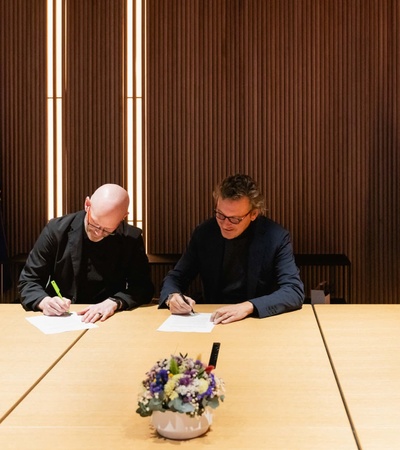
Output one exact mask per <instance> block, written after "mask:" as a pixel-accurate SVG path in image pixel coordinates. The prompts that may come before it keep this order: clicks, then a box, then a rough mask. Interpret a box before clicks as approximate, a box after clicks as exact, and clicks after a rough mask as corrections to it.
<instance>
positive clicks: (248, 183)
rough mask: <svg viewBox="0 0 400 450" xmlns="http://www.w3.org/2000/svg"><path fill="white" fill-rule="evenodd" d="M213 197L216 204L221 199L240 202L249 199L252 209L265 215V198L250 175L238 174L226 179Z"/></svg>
mask: <svg viewBox="0 0 400 450" xmlns="http://www.w3.org/2000/svg"><path fill="white" fill-rule="evenodd" d="M213 197H214V200H215V202H217V200H218V199H219V198H222V199H227V198H229V199H232V200H239V199H241V198H242V197H248V199H249V200H250V205H251V208H252V209H258V210H259V211H260V213H261V214H264V213H265V201H264V196H263V195H262V194H261V193H260V191H259V189H258V186H257V183H256V182H255V181H254V180H253V179H252V178H251V177H250V176H249V175H243V174H236V175H231V176H229V177H227V178H225V179H224V180H223V181H221V182H220V183H219V184H218V185H217V186H216V187H215V189H214V192H213Z"/></svg>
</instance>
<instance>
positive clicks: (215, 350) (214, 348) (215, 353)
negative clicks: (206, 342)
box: [208, 342, 221, 368]
mask: <svg viewBox="0 0 400 450" xmlns="http://www.w3.org/2000/svg"><path fill="white" fill-rule="evenodd" d="M220 347H221V343H220V342H214V344H213V346H212V349H211V355H210V361H209V362H208V365H209V366H213V367H214V368H215V367H217V359H218V353H219V348H220Z"/></svg>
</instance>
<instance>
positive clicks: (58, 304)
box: [38, 297, 71, 316]
mask: <svg viewBox="0 0 400 450" xmlns="http://www.w3.org/2000/svg"><path fill="white" fill-rule="evenodd" d="M70 305H71V300H70V299H69V298H65V297H63V299H62V300H61V298H60V297H45V298H44V299H43V300H42V301H41V302H40V303H39V305H38V308H39V309H40V310H41V311H43V314H44V315H46V316H62V315H63V314H65V313H67V312H68V311H69V307H70Z"/></svg>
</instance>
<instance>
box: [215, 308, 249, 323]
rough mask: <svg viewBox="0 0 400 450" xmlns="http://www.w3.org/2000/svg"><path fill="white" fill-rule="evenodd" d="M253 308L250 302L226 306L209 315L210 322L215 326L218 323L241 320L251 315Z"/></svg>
mask: <svg viewBox="0 0 400 450" xmlns="http://www.w3.org/2000/svg"><path fill="white" fill-rule="evenodd" d="M253 311H254V306H253V304H252V303H251V302H243V303H237V304H236V305H227V306H223V307H222V308H219V309H217V310H216V311H214V312H213V313H212V315H211V319H210V320H211V322H214V323H215V325H217V324H218V323H231V322H236V321H238V320H242V319H244V318H245V317H247V316H248V315H250V314H252V312H253Z"/></svg>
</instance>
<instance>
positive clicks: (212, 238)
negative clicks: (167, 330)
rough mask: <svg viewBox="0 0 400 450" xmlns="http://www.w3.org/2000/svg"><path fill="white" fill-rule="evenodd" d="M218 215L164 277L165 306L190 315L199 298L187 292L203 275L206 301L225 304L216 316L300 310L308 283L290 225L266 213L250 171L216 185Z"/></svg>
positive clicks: (229, 318)
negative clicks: (296, 255) (302, 275)
mask: <svg viewBox="0 0 400 450" xmlns="http://www.w3.org/2000/svg"><path fill="white" fill-rule="evenodd" d="M213 196H214V200H215V210H214V218H212V219H209V220H207V221H205V222H204V223H202V224H201V225H199V226H198V227H197V228H196V229H195V230H194V232H193V234H192V237H191V239H190V242H189V245H188V247H187V249H186V252H185V253H184V254H183V255H182V257H181V258H180V260H179V261H178V263H177V264H176V266H175V267H174V269H172V270H171V271H170V272H169V273H168V274H167V276H166V277H165V279H164V281H163V286H162V289H161V294H160V304H159V307H168V308H169V309H170V311H171V313H172V314H189V313H191V312H192V311H193V309H194V306H195V304H196V301H195V300H194V299H192V298H190V297H188V296H186V295H184V292H185V291H186V290H187V288H188V287H189V284H190V282H191V281H192V280H193V279H194V278H195V277H196V276H197V275H198V274H199V275H200V278H201V281H202V285H203V294H202V298H201V299H198V301H199V302H201V303H223V304H226V306H223V307H221V308H219V309H217V310H216V311H214V313H213V314H212V316H211V320H212V321H213V322H214V323H215V324H218V323H222V324H225V323H230V322H235V321H237V320H241V319H244V318H245V317H247V316H250V315H251V316H255V317H260V318H261V317H267V316H272V315H275V314H281V313H284V312H288V311H293V310H296V309H300V308H301V307H302V304H303V301H304V286H303V283H302V281H301V280H300V276H299V270H298V268H297V266H296V263H295V260H294V255H293V248H292V244H291V240H290V235H289V232H288V231H287V230H285V229H284V228H283V227H281V226H280V225H278V224H277V223H275V222H273V221H272V220H269V219H268V218H266V217H265V216H263V215H262V214H263V212H264V209H265V208H264V197H263V195H262V194H261V193H260V192H259V189H258V187H257V184H256V183H255V181H254V180H253V179H252V178H251V177H249V176H247V175H240V174H239V175H233V176H230V177H228V178H226V179H225V180H223V181H222V182H221V183H220V184H219V185H218V186H217V187H216V189H215V191H214V193H213Z"/></svg>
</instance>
